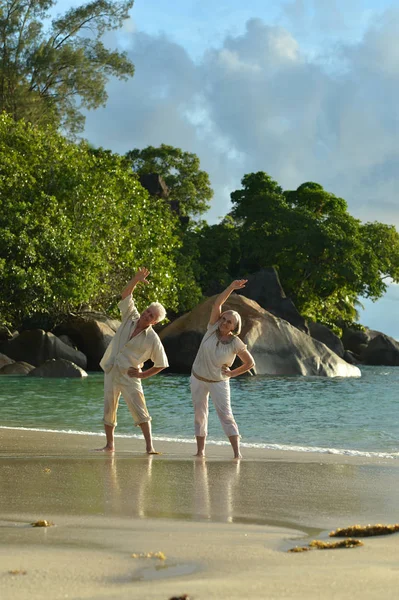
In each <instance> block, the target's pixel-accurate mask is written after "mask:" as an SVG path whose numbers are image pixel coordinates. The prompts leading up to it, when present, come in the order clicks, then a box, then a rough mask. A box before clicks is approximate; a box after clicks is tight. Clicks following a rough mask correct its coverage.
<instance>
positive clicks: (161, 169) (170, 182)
mask: <svg viewBox="0 0 399 600" xmlns="http://www.w3.org/2000/svg"><path fill="white" fill-rule="evenodd" d="M126 157H127V158H128V160H129V161H130V163H131V166H132V169H133V171H134V172H135V173H137V174H138V175H146V174H148V173H157V174H158V175H161V176H162V177H163V178H164V180H165V182H166V185H167V186H168V188H169V201H170V203H171V205H172V207H173V209H174V210H175V212H176V213H177V214H178V215H180V216H183V217H186V216H197V215H201V214H202V213H204V212H205V211H206V210H207V209H208V208H209V202H210V200H211V199H212V196H213V190H212V188H211V185H210V181H209V176H208V173H206V172H205V171H201V170H200V161H199V158H198V156H197V155H196V154H193V153H191V152H183V150H181V149H180V148H175V147H173V146H167V145H166V144H161V146H159V148H154V147H153V146H148V147H147V148H143V149H142V150H139V149H138V148H135V149H134V150H130V151H129V152H128V153H127V154H126Z"/></svg>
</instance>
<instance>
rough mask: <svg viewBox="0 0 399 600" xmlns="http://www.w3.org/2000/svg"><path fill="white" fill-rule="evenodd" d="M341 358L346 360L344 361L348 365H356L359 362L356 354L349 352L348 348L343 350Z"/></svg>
mask: <svg viewBox="0 0 399 600" xmlns="http://www.w3.org/2000/svg"><path fill="white" fill-rule="evenodd" d="M343 359H344V360H346V362H347V363H349V364H350V365H358V364H359V363H360V359H359V358H358V356H356V355H355V354H353V352H351V351H350V350H345V353H344V356H343Z"/></svg>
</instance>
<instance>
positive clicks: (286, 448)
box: [0, 425, 399, 459]
mask: <svg viewBox="0 0 399 600" xmlns="http://www.w3.org/2000/svg"><path fill="white" fill-rule="evenodd" d="M0 429H12V430H14V431H40V432H42V433H64V434H72V435H90V436H103V435H104V434H103V432H102V431H77V430H74V429H43V428H39V427H8V426H6V425H0ZM115 437H116V438H124V439H136V440H142V439H143V438H142V436H141V435H136V434H134V433H132V434H129V433H118V434H115ZM153 439H154V440H155V441H158V442H172V443H179V444H193V443H194V440H193V439H190V438H179V437H170V436H153ZM207 444H208V445H213V446H230V442H227V441H225V440H207ZM241 446H242V447H243V448H254V449H258V450H276V451H279V452H308V453H309V452H313V453H316V454H335V455H341V456H357V457H361V458H392V459H395V458H396V459H397V458H399V452H370V451H367V450H350V449H346V448H323V447H321V446H295V445H291V446H290V445H289V444H267V443H260V442H241Z"/></svg>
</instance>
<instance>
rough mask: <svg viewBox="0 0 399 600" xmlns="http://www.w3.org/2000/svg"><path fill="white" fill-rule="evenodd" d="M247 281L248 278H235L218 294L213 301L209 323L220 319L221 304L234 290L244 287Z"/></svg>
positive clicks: (212, 323)
mask: <svg viewBox="0 0 399 600" xmlns="http://www.w3.org/2000/svg"><path fill="white" fill-rule="evenodd" d="M247 281H248V279H235V281H232V282H231V283H230V285H229V286H228V287H227V288H226V289H225V290H224V292H222V293H221V294H219V296H218V297H217V298H216V300H215V302H214V303H213V307H212V312H211V318H210V319H209V323H210V324H211V325H214V324H215V323H216V322H217V321H218V320H219V319H220V315H221V314H222V306H223V304H224V303H225V302H226V300H227V298H228V297H229V296H230V294H231V293H232V292H234V290H240V289H241V288H243V287H245V284H246V283H247Z"/></svg>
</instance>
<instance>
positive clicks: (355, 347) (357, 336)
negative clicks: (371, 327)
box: [342, 327, 370, 356]
mask: <svg viewBox="0 0 399 600" xmlns="http://www.w3.org/2000/svg"><path fill="white" fill-rule="evenodd" d="M369 341H370V335H369V333H368V332H367V331H362V330H360V329H352V328H351V327H348V328H347V329H344V330H343V333H342V343H343V345H344V348H345V350H350V351H351V352H353V353H354V354H355V355H356V356H360V354H361V353H362V351H363V350H364V348H365V347H366V346H367V344H368V343H369Z"/></svg>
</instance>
